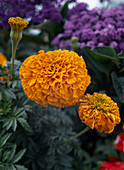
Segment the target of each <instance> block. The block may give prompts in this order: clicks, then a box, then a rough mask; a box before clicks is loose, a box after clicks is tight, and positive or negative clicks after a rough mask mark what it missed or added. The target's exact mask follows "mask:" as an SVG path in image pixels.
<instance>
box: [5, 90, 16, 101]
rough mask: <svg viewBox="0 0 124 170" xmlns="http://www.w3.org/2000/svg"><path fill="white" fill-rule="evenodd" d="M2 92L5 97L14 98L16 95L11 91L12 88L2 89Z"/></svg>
mask: <svg viewBox="0 0 124 170" xmlns="http://www.w3.org/2000/svg"><path fill="white" fill-rule="evenodd" d="M4 94H5V95H6V97H7V99H10V98H12V99H16V95H15V94H14V93H13V92H12V89H4Z"/></svg>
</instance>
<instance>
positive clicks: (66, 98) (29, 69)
mask: <svg viewBox="0 0 124 170" xmlns="http://www.w3.org/2000/svg"><path fill="white" fill-rule="evenodd" d="M39 53H40V54H38V55H33V56H30V57H28V58H27V59H26V60H25V61H24V62H23V64H22V65H23V66H21V68H20V77H21V81H22V86H23V89H24V91H25V93H26V94H27V96H28V98H29V99H31V100H34V101H35V102H36V103H39V104H41V105H43V106H46V104H50V105H53V106H56V107H67V106H72V105H75V104H76V102H78V100H79V99H81V98H82V96H83V94H84V92H85V91H86V88H87V86H88V85H89V84H90V76H89V75H88V74H87V69H86V64H85V62H84V60H83V58H82V57H79V56H78V54H77V53H75V52H69V51H67V50H64V51H62V50H61V49H60V50H55V51H48V52H46V53H44V51H43V50H41V51H39Z"/></svg>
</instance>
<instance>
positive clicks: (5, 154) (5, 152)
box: [2, 150, 10, 162]
mask: <svg viewBox="0 0 124 170" xmlns="http://www.w3.org/2000/svg"><path fill="white" fill-rule="evenodd" d="M9 154H10V151H9V150H5V151H4V153H3V156H2V162H5V161H6V160H7V159H8V157H9Z"/></svg>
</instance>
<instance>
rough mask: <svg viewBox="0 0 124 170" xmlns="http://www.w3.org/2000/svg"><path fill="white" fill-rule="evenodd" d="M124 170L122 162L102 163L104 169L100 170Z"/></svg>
mask: <svg viewBox="0 0 124 170" xmlns="http://www.w3.org/2000/svg"><path fill="white" fill-rule="evenodd" d="M117 169H118V170H124V163H122V162H114V163H112V162H102V168H100V169H99V170H117Z"/></svg>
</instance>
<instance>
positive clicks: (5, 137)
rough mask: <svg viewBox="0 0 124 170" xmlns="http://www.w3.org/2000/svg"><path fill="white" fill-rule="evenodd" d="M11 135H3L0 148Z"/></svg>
mask: <svg viewBox="0 0 124 170" xmlns="http://www.w3.org/2000/svg"><path fill="white" fill-rule="evenodd" d="M11 135H12V134H11V133H7V134H6V135H4V136H3V137H2V138H1V140H0V147H2V146H3V145H4V144H5V143H6V142H7V140H8V139H9V138H10V136H11Z"/></svg>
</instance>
